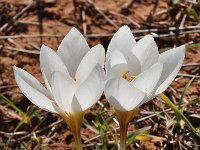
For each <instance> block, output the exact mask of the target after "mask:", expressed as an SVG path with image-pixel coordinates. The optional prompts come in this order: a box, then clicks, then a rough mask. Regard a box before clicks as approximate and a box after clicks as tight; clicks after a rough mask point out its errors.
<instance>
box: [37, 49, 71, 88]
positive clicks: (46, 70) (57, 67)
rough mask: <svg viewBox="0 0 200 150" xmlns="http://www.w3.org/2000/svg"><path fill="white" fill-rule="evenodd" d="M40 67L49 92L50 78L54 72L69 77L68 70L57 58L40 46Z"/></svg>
mask: <svg viewBox="0 0 200 150" xmlns="http://www.w3.org/2000/svg"><path fill="white" fill-rule="evenodd" d="M40 66H41V71H42V74H43V78H44V81H45V84H46V87H47V88H48V89H49V90H50V86H49V85H50V83H51V76H52V73H53V72H54V71H59V72H62V73H64V74H66V76H67V75H69V73H68V70H67V68H66V66H65V64H64V63H63V62H62V60H61V59H60V58H59V56H58V55H57V54H56V52H54V51H53V50H52V49H51V48H49V47H47V46H45V45H42V47H41V51H40Z"/></svg>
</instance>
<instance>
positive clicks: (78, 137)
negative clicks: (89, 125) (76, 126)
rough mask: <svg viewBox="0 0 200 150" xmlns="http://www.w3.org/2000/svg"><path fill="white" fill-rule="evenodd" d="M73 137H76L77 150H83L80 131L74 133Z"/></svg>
mask: <svg viewBox="0 0 200 150" xmlns="http://www.w3.org/2000/svg"><path fill="white" fill-rule="evenodd" d="M73 135H74V139H75V143H76V149H77V150H82V149H83V146H82V142H81V134H80V130H76V131H74V133H73Z"/></svg>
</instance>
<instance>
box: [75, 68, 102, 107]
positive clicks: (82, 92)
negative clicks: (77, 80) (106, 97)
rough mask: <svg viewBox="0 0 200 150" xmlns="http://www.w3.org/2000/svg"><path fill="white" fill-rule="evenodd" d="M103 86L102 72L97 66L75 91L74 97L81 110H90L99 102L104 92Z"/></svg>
mask: <svg viewBox="0 0 200 150" xmlns="http://www.w3.org/2000/svg"><path fill="white" fill-rule="evenodd" d="M104 84H105V75H104V71H103V69H102V67H101V66H100V65H97V66H96V67H95V68H94V69H93V71H92V72H91V74H90V75H89V77H88V78H87V79H86V80H85V81H84V82H83V83H82V84H81V85H80V87H79V88H78V89H77V91H76V94H75V96H76V98H77V99H78V102H79V104H80V105H81V108H82V110H86V109H88V108H90V107H91V106H92V105H94V104H95V103H96V102H97V101H98V100H99V98H100V97H101V95H102V93H103V90H104Z"/></svg>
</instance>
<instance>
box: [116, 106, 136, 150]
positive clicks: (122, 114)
mask: <svg viewBox="0 0 200 150" xmlns="http://www.w3.org/2000/svg"><path fill="white" fill-rule="evenodd" d="M138 110H139V109H138V108H136V109H133V110H131V111H120V110H117V109H115V113H116V117H117V120H118V121H119V125H120V150H126V137H127V130H128V125H129V122H130V121H131V120H132V119H133V117H134V116H135V115H136V113H137V112H138Z"/></svg>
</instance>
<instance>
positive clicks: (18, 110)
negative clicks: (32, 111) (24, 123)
mask: <svg viewBox="0 0 200 150" xmlns="http://www.w3.org/2000/svg"><path fill="white" fill-rule="evenodd" d="M0 99H2V100H3V101H4V102H5V103H7V104H8V105H9V106H10V107H12V108H13V109H14V110H15V111H17V112H18V113H19V114H20V115H21V116H25V115H26V114H25V113H24V112H23V111H22V110H21V109H19V108H18V107H17V106H15V104H14V103H13V102H11V101H10V100H9V99H7V98H6V97H5V96H3V95H2V94H0Z"/></svg>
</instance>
